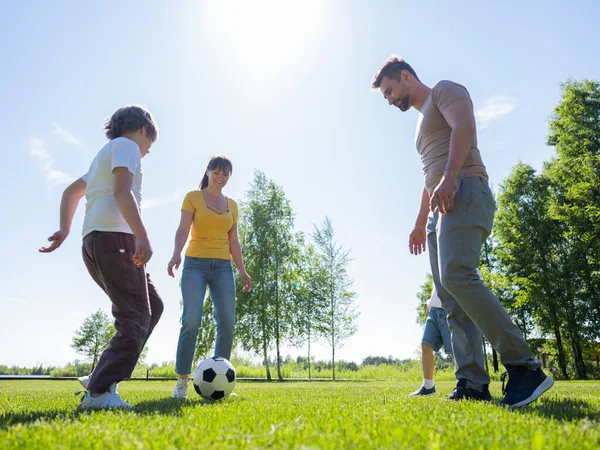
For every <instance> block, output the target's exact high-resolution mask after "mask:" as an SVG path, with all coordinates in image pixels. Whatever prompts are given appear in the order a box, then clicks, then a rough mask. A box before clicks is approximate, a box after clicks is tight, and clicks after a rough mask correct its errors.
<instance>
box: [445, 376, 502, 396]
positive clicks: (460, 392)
mask: <svg viewBox="0 0 600 450" xmlns="http://www.w3.org/2000/svg"><path fill="white" fill-rule="evenodd" d="M482 387H483V390H482V391H478V390H477V389H474V388H471V387H467V380H466V379H464V378H461V379H460V380H458V382H457V383H456V387H455V388H454V390H453V391H452V394H450V395H449V396H448V400H480V401H484V402H491V401H492V394H490V389H489V385H488V384H484V385H483V386H482Z"/></svg>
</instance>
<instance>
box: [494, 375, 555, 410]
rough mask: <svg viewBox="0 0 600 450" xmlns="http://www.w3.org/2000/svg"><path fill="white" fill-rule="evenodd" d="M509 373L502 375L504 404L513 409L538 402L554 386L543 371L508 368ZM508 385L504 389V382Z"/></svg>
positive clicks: (552, 381)
mask: <svg viewBox="0 0 600 450" xmlns="http://www.w3.org/2000/svg"><path fill="white" fill-rule="evenodd" d="M506 370H507V373H504V374H503V375H502V394H503V395H504V398H503V399H502V402H501V403H502V404H503V405H507V406H510V407H511V408H518V407H520V406H525V405H528V404H530V403H532V402H534V401H536V400H537V399H538V398H539V397H540V395H542V394H543V393H544V392H546V391H547V390H548V389H550V388H551V387H552V385H553V384H554V380H553V379H552V378H551V377H549V376H547V375H546V374H545V373H544V372H543V371H542V369H536V370H530V369H528V368H527V367H525V366H512V365H508V366H506ZM507 377H508V383H506V387H504V381H505V380H506V378H507Z"/></svg>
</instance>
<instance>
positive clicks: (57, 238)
mask: <svg viewBox="0 0 600 450" xmlns="http://www.w3.org/2000/svg"><path fill="white" fill-rule="evenodd" d="M68 235H69V232H68V231H66V230H58V231H57V232H56V233H54V234H53V235H52V236H50V237H49V238H48V241H50V242H51V244H50V247H42V248H40V250H39V251H40V253H50V252H53V251H54V250H56V249H57V248H58V247H60V246H61V245H62V243H63V242H64V241H65V239H66V238H67V236H68Z"/></svg>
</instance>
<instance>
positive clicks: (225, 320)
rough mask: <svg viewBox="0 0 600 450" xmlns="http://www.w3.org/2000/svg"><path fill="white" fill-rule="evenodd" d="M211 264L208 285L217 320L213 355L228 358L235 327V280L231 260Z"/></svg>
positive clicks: (215, 261)
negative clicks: (211, 268)
mask: <svg viewBox="0 0 600 450" xmlns="http://www.w3.org/2000/svg"><path fill="white" fill-rule="evenodd" d="M213 264H214V265H213V267H214V268H213V277H212V279H211V281H210V282H209V287H210V296H211V298H212V301H213V304H214V306H215V316H216V320H217V341H216V343H215V356H221V357H223V358H225V359H229V358H231V348H232V347H233V333H234V328H235V280H234V279H233V270H232V268H231V261H225V260H213Z"/></svg>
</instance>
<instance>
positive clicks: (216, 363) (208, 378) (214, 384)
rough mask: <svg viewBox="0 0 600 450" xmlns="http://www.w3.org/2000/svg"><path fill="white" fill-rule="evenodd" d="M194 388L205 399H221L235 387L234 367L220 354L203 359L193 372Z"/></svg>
mask: <svg viewBox="0 0 600 450" xmlns="http://www.w3.org/2000/svg"><path fill="white" fill-rule="evenodd" d="M193 381H194V389H195V390H196V392H197V393H198V394H199V395H200V396H201V397H202V398H204V399H206V400H221V399H223V398H225V397H227V396H228V395H229V394H231V392H232V391H233V388H234V387H235V368H234V367H233V366H232V365H231V363H230V362H229V361H227V360H226V359H225V358H221V357H220V356H213V357H212V358H208V359H205V360H204V361H202V362H201V363H200V364H198V368H197V369H196V371H195V372H194V380H193Z"/></svg>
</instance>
